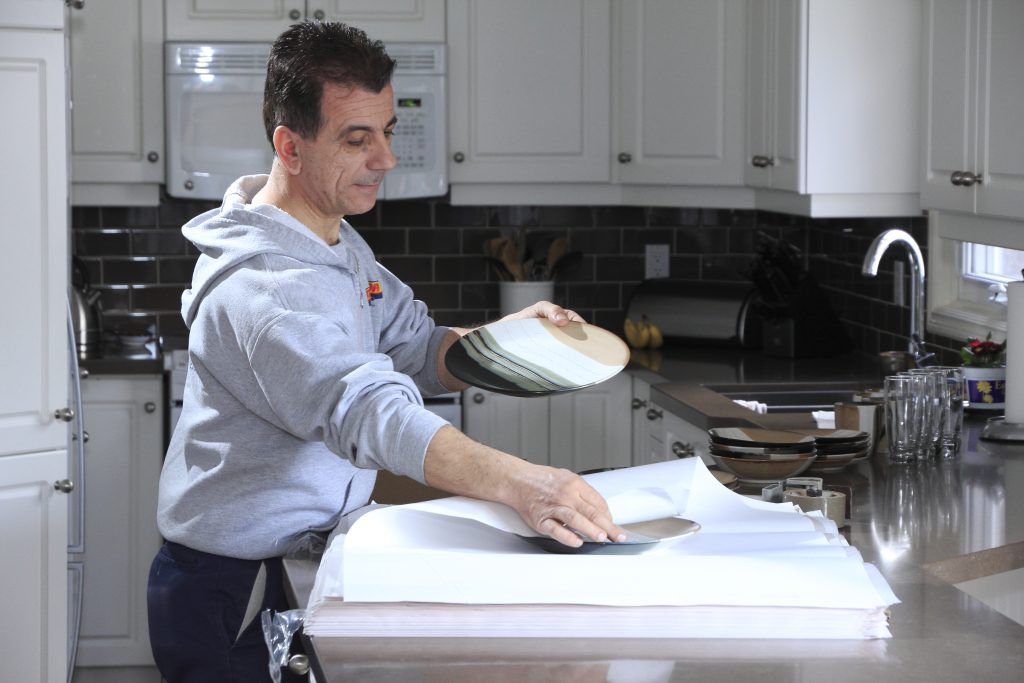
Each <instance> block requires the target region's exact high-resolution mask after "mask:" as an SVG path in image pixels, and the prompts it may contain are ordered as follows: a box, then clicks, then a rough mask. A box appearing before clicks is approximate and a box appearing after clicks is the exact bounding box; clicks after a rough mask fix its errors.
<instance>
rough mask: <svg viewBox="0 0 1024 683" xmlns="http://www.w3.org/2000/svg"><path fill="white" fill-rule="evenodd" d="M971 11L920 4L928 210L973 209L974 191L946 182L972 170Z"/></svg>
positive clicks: (969, 6)
mask: <svg viewBox="0 0 1024 683" xmlns="http://www.w3.org/2000/svg"><path fill="white" fill-rule="evenodd" d="M976 9H977V8H976V7H975V3H974V0H952V1H950V0H937V1H936V0H929V2H927V3H926V4H925V20H924V25H925V65H924V66H925V68H924V74H925V79H924V82H925V88H926V93H925V99H924V103H925V112H924V122H925V125H924V140H923V143H924V154H923V157H924V166H925V168H924V176H923V178H922V183H921V204H922V205H923V206H926V207H928V208H933V209H948V210H951V211H966V212H971V211H974V193H973V192H970V191H967V190H961V189H960V188H959V187H958V186H956V185H953V184H952V183H951V182H950V178H951V177H952V174H953V173H961V172H963V171H964V170H967V169H970V170H972V172H973V171H974V168H973V167H974V129H975V126H976V125H977V124H976V120H975V116H976V114H977V110H976V109H975V107H974V101H975V98H976V94H975V87H976V79H975V73H976V71H977V68H978V53H977V41H976V37H975V36H976V31H977V23H976V19H975V17H974V14H975V13H976Z"/></svg>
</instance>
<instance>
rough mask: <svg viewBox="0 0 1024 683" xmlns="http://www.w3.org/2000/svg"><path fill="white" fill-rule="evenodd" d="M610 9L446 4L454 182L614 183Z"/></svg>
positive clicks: (538, 3)
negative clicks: (612, 178) (611, 170)
mask: <svg viewBox="0 0 1024 683" xmlns="http://www.w3.org/2000/svg"><path fill="white" fill-rule="evenodd" d="M610 17H611V7H610V2H609V0H561V1H560V2H547V1H545V0H528V1H527V0H519V1H517V2H508V0H473V1H472V2H471V1H470V0H449V3H448V50H449V53H448V60H449V62H448V64H449V138H450V150H451V153H452V157H451V163H450V164H449V177H450V178H451V181H452V182H454V183H458V182H464V183H465V182H532V183H541V182H552V181H568V182H588V181H589V182H607V181H608V180H609V177H610V160H609V149H610V140H609V138H610V135H609V133H610V117H609V110H610V101H609V100H610V96H609V89H610V83H611V45H610V35H611V34H610V31H611V26H610Z"/></svg>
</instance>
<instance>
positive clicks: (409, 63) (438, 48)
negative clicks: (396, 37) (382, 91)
mask: <svg viewBox="0 0 1024 683" xmlns="http://www.w3.org/2000/svg"><path fill="white" fill-rule="evenodd" d="M387 51H388V55H390V56H391V58H392V59H394V60H395V62H396V64H395V73H396V74H443V73H444V46H443V45H441V44H431V45H413V44H404V45H403V44H392V45H388V46H387Z"/></svg>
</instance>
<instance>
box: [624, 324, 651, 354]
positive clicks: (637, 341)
mask: <svg viewBox="0 0 1024 683" xmlns="http://www.w3.org/2000/svg"><path fill="white" fill-rule="evenodd" d="M622 330H623V332H625V333H626V341H627V342H628V343H629V345H630V346H632V347H633V348H634V349H642V348H645V347H646V346H647V345H648V344H649V343H650V341H651V331H650V329H649V328H648V327H647V325H645V324H644V323H643V321H641V322H640V323H636V322H633V320H632V319H630V318H626V320H625V322H624V323H623V324H622Z"/></svg>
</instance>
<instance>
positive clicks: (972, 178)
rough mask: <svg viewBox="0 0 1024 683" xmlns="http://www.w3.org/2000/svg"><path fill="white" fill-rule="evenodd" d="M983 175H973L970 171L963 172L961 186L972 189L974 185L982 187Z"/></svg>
mask: <svg viewBox="0 0 1024 683" xmlns="http://www.w3.org/2000/svg"><path fill="white" fill-rule="evenodd" d="M981 180H982V175H981V174H980V173H971V172H970V171H963V172H961V174H960V184H961V185H962V186H964V187H971V186H972V185H981Z"/></svg>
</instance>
